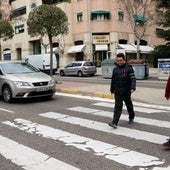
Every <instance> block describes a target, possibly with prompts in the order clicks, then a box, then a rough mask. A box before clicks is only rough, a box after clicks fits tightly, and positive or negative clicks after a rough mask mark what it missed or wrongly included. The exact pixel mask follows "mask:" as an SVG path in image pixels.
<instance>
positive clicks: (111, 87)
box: [110, 69, 115, 94]
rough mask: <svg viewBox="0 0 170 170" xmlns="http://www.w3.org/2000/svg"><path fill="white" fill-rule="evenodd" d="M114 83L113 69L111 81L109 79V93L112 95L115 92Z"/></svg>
mask: <svg viewBox="0 0 170 170" xmlns="http://www.w3.org/2000/svg"><path fill="white" fill-rule="evenodd" d="M114 83H115V81H114V69H113V72H112V79H111V83H110V92H111V94H113V93H114V91H115V88H114Z"/></svg>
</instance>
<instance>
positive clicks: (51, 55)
mask: <svg viewBox="0 0 170 170" xmlns="http://www.w3.org/2000/svg"><path fill="white" fill-rule="evenodd" d="M49 42H50V76H52V75H53V43H52V36H51V35H49Z"/></svg>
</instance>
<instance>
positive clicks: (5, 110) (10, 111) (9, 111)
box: [0, 108, 14, 113]
mask: <svg viewBox="0 0 170 170" xmlns="http://www.w3.org/2000/svg"><path fill="white" fill-rule="evenodd" d="M0 110H2V111H4V112H8V113H14V111H12V110H7V109H3V108H0Z"/></svg>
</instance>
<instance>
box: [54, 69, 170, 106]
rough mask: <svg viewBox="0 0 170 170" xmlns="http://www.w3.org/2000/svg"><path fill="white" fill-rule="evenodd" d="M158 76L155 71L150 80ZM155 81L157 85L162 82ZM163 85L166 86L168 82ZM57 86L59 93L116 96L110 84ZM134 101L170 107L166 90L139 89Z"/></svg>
mask: <svg viewBox="0 0 170 170" xmlns="http://www.w3.org/2000/svg"><path fill="white" fill-rule="evenodd" d="M97 74H98V75H101V72H100V70H98V72H97ZM156 76H157V72H156V71H155V70H153V71H152V72H151V73H150V78H151V79H156ZM154 81H155V83H156V82H157V81H160V80H154ZM163 83H164V84H166V81H164V82H163ZM56 86H57V91H58V92H63V93H71V94H81V95H88V96H94V97H102V98H109V99H114V96H113V95H111V94H110V84H105V85H103V84H92V83H80V82H61V83H59V84H57V85H56ZM132 100H133V101H138V102H143V103H148V104H156V105H164V106H169V105H170V101H167V100H166V99H165V97H164V89H155V88H147V87H137V89H136V91H135V92H134V93H133V94H132Z"/></svg>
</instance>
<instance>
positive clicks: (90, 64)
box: [84, 62, 94, 66]
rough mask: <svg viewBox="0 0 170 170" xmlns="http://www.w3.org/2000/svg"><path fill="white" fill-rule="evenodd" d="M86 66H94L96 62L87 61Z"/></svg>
mask: <svg viewBox="0 0 170 170" xmlns="http://www.w3.org/2000/svg"><path fill="white" fill-rule="evenodd" d="M84 66H94V64H93V63H92V62H85V63H84Z"/></svg>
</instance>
